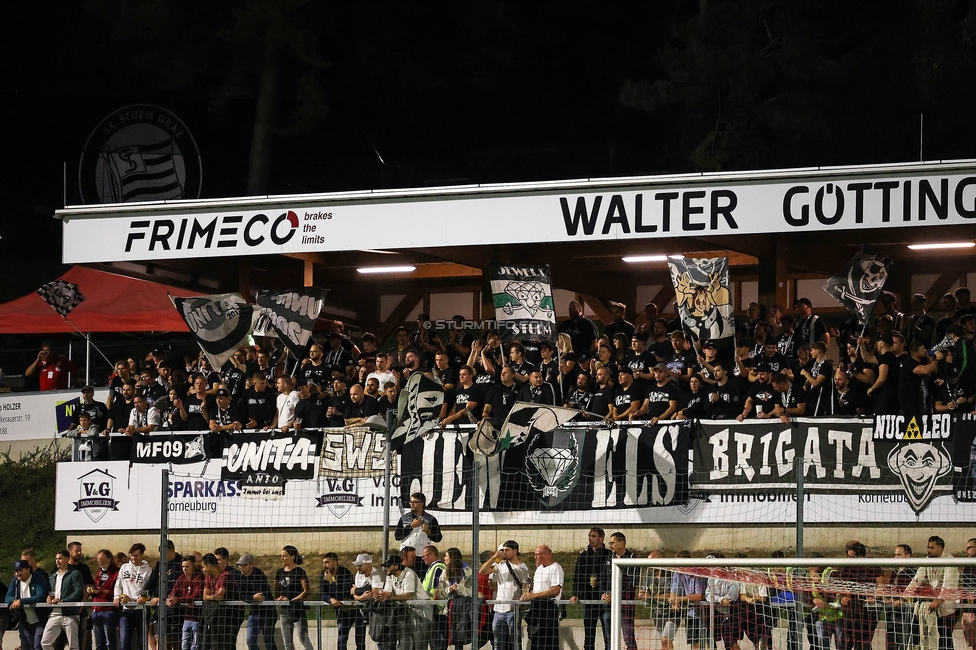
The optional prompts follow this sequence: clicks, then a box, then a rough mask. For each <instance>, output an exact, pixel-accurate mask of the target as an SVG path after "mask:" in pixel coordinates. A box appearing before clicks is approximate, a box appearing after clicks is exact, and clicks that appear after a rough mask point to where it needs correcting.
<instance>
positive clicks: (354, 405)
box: [343, 384, 379, 427]
mask: <svg viewBox="0 0 976 650" xmlns="http://www.w3.org/2000/svg"><path fill="white" fill-rule="evenodd" d="M349 401H350V404H349V406H347V407H346V410H345V413H344V414H343V417H344V418H345V425H346V426H347V427H361V426H363V425H364V424H366V420H367V419H368V418H369V417H371V416H373V415H376V414H377V413H379V410H378V407H377V403H376V400H375V399H373V398H372V397H370V396H369V395H366V394H365V393H363V387H362V386H360V385H359V384H353V386H352V388H350V389H349Z"/></svg>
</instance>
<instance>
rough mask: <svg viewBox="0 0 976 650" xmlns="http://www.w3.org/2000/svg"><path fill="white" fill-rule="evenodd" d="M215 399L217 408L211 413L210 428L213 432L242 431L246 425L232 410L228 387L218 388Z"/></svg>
mask: <svg viewBox="0 0 976 650" xmlns="http://www.w3.org/2000/svg"><path fill="white" fill-rule="evenodd" d="M214 399H215V400H216V402H217V408H215V409H214V410H213V412H212V413H210V430H211V431H213V432H220V431H241V430H242V429H243V428H244V426H243V425H242V424H241V421H240V420H238V419H237V418H235V417H234V413H233V412H232V411H231V406H230V392H229V391H228V390H227V389H226V388H218V389H217V392H216V393H215V395H214Z"/></svg>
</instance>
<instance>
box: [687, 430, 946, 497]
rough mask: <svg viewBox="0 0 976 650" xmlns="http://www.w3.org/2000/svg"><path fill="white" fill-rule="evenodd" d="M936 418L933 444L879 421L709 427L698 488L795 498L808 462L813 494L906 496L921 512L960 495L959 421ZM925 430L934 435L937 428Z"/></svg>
mask: <svg viewBox="0 0 976 650" xmlns="http://www.w3.org/2000/svg"><path fill="white" fill-rule="evenodd" d="M926 417H927V418H930V417H931V416H926ZM934 418H935V420H936V421H937V424H938V430H939V431H940V434H939V436H938V437H927V438H922V437H921V436H918V437H915V436H911V437H903V438H895V437H894V436H889V435H887V433H888V431H887V430H886V429H882V430H876V428H875V422H874V421H872V420H841V419H837V420H833V419H798V420H796V421H793V422H790V423H783V422H779V421H772V420H768V421H766V422H728V421H702V422H700V428H701V430H700V432H699V435H698V436H697V438H696V441H695V455H694V458H695V476H694V479H693V481H694V482H700V483H701V485H700V486H698V485H693V486H692V488H693V489H695V490H697V488H698V487H700V488H701V489H703V490H705V491H707V492H711V493H717V494H721V493H723V492H738V493H750V492H760V491H762V492H767V493H768V492H770V491H773V492H778V491H782V492H795V490H796V478H797V477H796V473H795V468H794V460H795V459H796V458H798V457H801V458H803V484H804V490H805V491H807V492H811V493H834V494H863V493H868V492H873V493H897V492H903V493H904V495H905V498H906V500H907V501H908V504H909V505H910V506H911V508H912V509H913V510H914V511H915V512H916V513H919V512H921V511H923V510H925V508H927V507H928V505H929V503H930V502H931V500H932V499H933V498H934V497H936V496H940V495H943V494H946V493H948V492H951V491H952V489H953V478H952V476H951V475H952V473H953V461H952V458H951V456H950V453H951V452H952V449H953V443H952V436H953V432H954V431H955V429H956V428H958V422H955V421H946V420H945V419H944V418H942V417H941V416H939V415H936V416H934ZM924 426H925V427H926V428H927V429H928V430H930V431H931V429H932V428H934V426H935V425H934V424H933V422H930V421H927V422H926V423H924ZM947 427H948V428H947Z"/></svg>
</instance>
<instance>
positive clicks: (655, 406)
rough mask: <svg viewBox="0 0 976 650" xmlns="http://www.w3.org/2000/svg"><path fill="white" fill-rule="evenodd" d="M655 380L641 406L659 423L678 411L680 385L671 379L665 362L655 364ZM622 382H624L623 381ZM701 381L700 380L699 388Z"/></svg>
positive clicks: (654, 421) (642, 409)
mask: <svg viewBox="0 0 976 650" xmlns="http://www.w3.org/2000/svg"><path fill="white" fill-rule="evenodd" d="M653 372H654V381H653V382H652V383H651V384H650V386H648V388H647V392H646V394H645V396H644V402H643V404H642V406H641V412H640V413H638V415H643V416H644V417H647V418H649V419H650V420H651V424H657V423H658V421H659V420H670V419H671V417H672V416H673V415H674V414H675V413H677V411H678V385H677V384H676V383H674V382H673V381H671V377H670V374H669V373H668V369H667V368H666V367H665V366H664V364H661V363H659V364H657V365H656V366H654V371H653ZM621 383H622V382H621ZM700 386H701V381H700V380H699V388H700Z"/></svg>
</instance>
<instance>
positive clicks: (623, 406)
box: [597, 364, 663, 421]
mask: <svg viewBox="0 0 976 650" xmlns="http://www.w3.org/2000/svg"><path fill="white" fill-rule="evenodd" d="M662 365H663V364H658V365H657V366H655V368H658V367H661V366H662ZM600 370H601V371H602V370H606V368H600ZM597 375H598V376H599V371H597ZM618 378H619V381H620V387H619V388H618V389H617V390H616V392H615V393H614V396H613V402H612V403H611V404H610V417H611V418H612V419H614V420H617V421H621V420H624V421H626V420H633V419H634V418H636V417H637V413H638V411H640V407H641V401H642V400H643V399H644V393H643V391H641V390H640V389H639V388H637V386H636V385H635V384H634V371H633V370H631V369H630V368H628V367H626V366H624V367H623V368H622V369H621V370H620V372H619V374H618Z"/></svg>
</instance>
